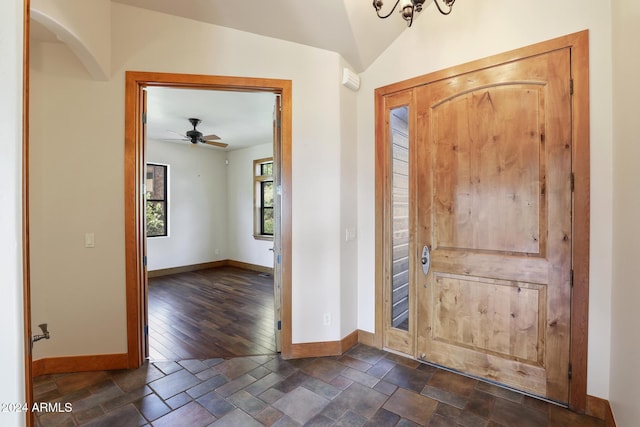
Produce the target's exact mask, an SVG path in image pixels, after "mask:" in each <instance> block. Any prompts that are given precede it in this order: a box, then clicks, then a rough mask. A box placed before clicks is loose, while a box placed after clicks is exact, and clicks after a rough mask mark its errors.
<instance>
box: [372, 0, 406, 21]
mask: <svg viewBox="0 0 640 427" xmlns="http://www.w3.org/2000/svg"><path fill="white" fill-rule="evenodd" d="M398 3H400V0H397V1H396V4H394V5H393V7H392V8H391V10H390V11H389V13H387V14H386V15H384V16H382V15H380V9H378V8H377V7H376V0H373V7H375V9H376V14H377V15H378V18H381V19H386V18H388V17H390V16H391V14H392V13H393V12H394V11H395V10H396V7H398Z"/></svg>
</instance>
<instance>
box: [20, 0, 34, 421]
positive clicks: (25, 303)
mask: <svg viewBox="0 0 640 427" xmlns="http://www.w3.org/2000/svg"><path fill="white" fill-rule="evenodd" d="M30 18H31V0H24V4H23V31H22V38H23V41H22V43H23V45H22V46H23V48H22V49H23V53H22V55H23V57H22V307H23V322H24V325H23V327H24V388H25V402H26V403H27V407H29V408H31V407H33V376H32V369H33V368H32V354H31V350H32V349H31V257H30V235H29V77H30V72H29V67H30V60H29V55H30V51H31V41H30V36H29V34H30V32H31V30H30V29H31V19H30ZM25 416H26V425H27V427H31V426H32V425H33V423H34V418H33V412H31V411H27V413H26V414H25Z"/></svg>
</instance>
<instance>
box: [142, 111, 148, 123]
mask: <svg viewBox="0 0 640 427" xmlns="http://www.w3.org/2000/svg"><path fill="white" fill-rule="evenodd" d="M142 124H143V125H146V124H147V113H142Z"/></svg>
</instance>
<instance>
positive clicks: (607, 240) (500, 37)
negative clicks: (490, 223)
mask: <svg viewBox="0 0 640 427" xmlns="http://www.w3.org/2000/svg"><path fill="white" fill-rule="evenodd" d="M610 16H611V11H610V5H609V2H601V1H597V0H568V1H564V2H554V1H551V0H542V1H536V2H533V1H528V2H522V1H518V2H514V1H512V0H494V1H492V2H480V1H471V2H464V3H463V2H460V4H459V5H458V4H456V7H455V8H454V11H453V13H452V14H451V15H449V16H441V15H440V14H438V13H437V11H436V10H435V8H434V7H433V5H431V6H430V7H427V8H426V10H425V11H424V12H422V14H421V16H419V18H418V19H417V20H416V21H415V22H414V24H413V26H412V27H411V28H410V29H407V30H406V31H405V32H404V33H402V34H401V35H400V36H399V37H398V39H397V40H396V41H395V42H394V43H393V44H392V45H391V46H390V47H389V48H388V49H387V50H386V51H385V52H384V53H383V54H382V55H381V56H380V57H379V58H378V59H377V60H376V62H375V63H374V64H373V65H371V66H370V67H369V68H368V69H367V70H366V71H365V72H364V73H363V74H362V82H363V85H362V86H363V87H362V88H361V89H360V93H359V97H358V236H359V237H358V242H359V243H358V299H359V304H358V311H359V316H358V325H359V327H360V328H361V329H364V330H366V331H373V330H374V296H373V294H374V282H375V278H374V265H375V264H374V263H375V257H374V247H375V235H374V234H375V233H374V231H375V230H374V216H373V215H372V213H373V212H374V201H375V193H374V177H375V168H374V143H373V142H374V109H373V107H374V105H373V99H374V98H373V90H374V89H375V88H376V87H380V86H383V85H387V84H390V83H393V82H396V81H400V80H404V79H407V78H409V77H414V76H419V75H422V74H427V73H429V72H431V71H436V70H440V69H444V68H447V67H450V66H453V65H457V64H461V63H464V62H468V61H471V60H474V59H479V58H483V57H486V56H489V55H492V54H497V53H500V52H504V51H507V50H511V49H516V48H519V47H523V46H526V45H529V44H532V43H536V42H541V41H544V40H548V39H551V38H554V37H558V36H562V35H565V34H569V33H573V32H577V31H581V30H584V29H589V31H590V73H591V74H590V77H591V89H590V99H591V159H592V162H591V248H590V257H591V267H590V302H589V304H590V306H589V312H590V315H589V357H588V387H587V391H588V393H589V394H590V395H594V396H598V397H602V398H608V396H609V362H610V360H609V342H610V329H611V308H610V304H611V275H612V256H611V249H612V240H611V231H612V210H611V202H612V196H611V188H612V148H611V147H612V141H611V132H612V114H611V80H612V74H611V57H610V49H611V22H610ZM380 25H384V22H380Z"/></svg>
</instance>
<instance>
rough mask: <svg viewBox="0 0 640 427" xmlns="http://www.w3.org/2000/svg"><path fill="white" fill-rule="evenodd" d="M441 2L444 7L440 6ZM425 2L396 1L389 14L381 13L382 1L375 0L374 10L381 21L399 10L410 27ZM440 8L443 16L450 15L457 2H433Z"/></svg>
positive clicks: (434, 0)
mask: <svg viewBox="0 0 640 427" xmlns="http://www.w3.org/2000/svg"><path fill="white" fill-rule="evenodd" d="M440 1H441V2H442V3H443V5H440ZM424 2H425V0H396V2H395V4H394V5H393V7H392V8H391V10H390V11H389V13H386V14H384V13H381V11H382V5H383V4H382V0H373V8H374V9H375V10H376V14H377V15H378V18H380V19H386V18H388V17H390V16H391V14H392V13H393V12H394V11H395V10H396V9H398V12H400V15H401V16H402V18H403V19H404V20H405V21H407V26H408V27H410V26H411V24H413V16H414V14H416V13H419V12H421V11H422V6H423V5H424ZM433 2H434V3H435V4H436V7H437V8H438V11H439V12H440V13H441V14H443V15H448V14H450V13H451V9H452V8H453V4H454V3H455V2H456V0H433Z"/></svg>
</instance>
